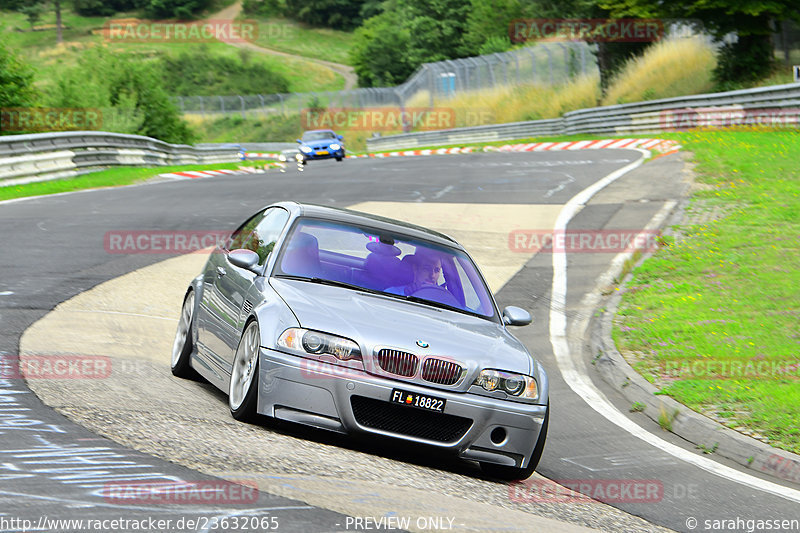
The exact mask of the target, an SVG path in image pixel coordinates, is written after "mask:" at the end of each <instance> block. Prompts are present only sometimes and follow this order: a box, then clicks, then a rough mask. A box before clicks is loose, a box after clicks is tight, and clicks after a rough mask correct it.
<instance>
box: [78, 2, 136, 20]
mask: <svg viewBox="0 0 800 533" xmlns="http://www.w3.org/2000/svg"><path fill="white" fill-rule="evenodd" d="M139 7H141V2H137V1H136V0H73V1H72V8H73V9H74V10H75V13H77V14H78V15H82V16H84V17H108V16H110V15H113V14H114V13H119V12H122V11H132V10H134V9H138V8H139Z"/></svg>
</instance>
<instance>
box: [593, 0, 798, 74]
mask: <svg viewBox="0 0 800 533" xmlns="http://www.w3.org/2000/svg"><path fill="white" fill-rule="evenodd" d="M602 1H603V4H602V5H603V6H604V7H605V8H607V9H609V10H611V13H612V14H613V15H615V16H640V17H665V18H679V17H680V18H684V19H698V20H700V21H701V22H702V24H703V26H704V28H705V29H706V30H707V31H709V32H710V33H711V35H713V36H714V37H715V38H716V39H718V40H722V39H723V37H725V36H726V35H729V34H734V35H735V39H736V40H735V42H728V43H726V44H725V45H724V46H723V49H722V50H721V53H720V61H719V63H718V66H717V70H716V71H715V73H714V74H715V77H716V79H717V82H718V83H721V84H723V85H724V84H726V83H731V82H732V83H737V82H742V81H749V80H755V79H759V78H761V77H763V76H765V75H767V74H768V73H769V71H770V70H771V68H772V65H773V63H774V56H773V47H772V40H771V36H772V33H773V32H774V31H775V29H776V23H780V22H782V21H784V20H789V19H793V20H800V11H798V10H797V2H796V0H770V1H769V2H764V1H759V0H673V1H672V2H659V3H653V2H651V1H650V0H602Z"/></svg>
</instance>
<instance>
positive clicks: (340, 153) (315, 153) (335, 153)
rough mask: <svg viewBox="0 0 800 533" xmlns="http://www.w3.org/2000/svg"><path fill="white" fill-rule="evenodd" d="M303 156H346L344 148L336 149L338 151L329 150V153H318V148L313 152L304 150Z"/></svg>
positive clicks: (313, 157) (325, 157) (324, 157)
mask: <svg viewBox="0 0 800 533" xmlns="http://www.w3.org/2000/svg"><path fill="white" fill-rule="evenodd" d="M303 157H305V158H306V159H312V160H313V159H333V158H337V157H344V150H336V151H328V153H327V154H320V153H317V151H316V150H314V151H313V152H303Z"/></svg>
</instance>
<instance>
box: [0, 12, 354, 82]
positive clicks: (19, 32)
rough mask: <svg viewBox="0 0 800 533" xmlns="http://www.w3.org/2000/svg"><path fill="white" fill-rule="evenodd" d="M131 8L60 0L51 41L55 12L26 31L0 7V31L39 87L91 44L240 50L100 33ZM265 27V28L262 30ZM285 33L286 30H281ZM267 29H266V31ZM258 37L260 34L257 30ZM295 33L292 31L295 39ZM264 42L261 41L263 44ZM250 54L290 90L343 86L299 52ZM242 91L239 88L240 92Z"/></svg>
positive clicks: (156, 51) (306, 35)
mask: <svg viewBox="0 0 800 533" xmlns="http://www.w3.org/2000/svg"><path fill="white" fill-rule="evenodd" d="M135 16H136V14H135V13H118V14H117V15H114V16H113V17H106V18H104V17H82V16H80V15H77V14H75V13H74V12H72V10H71V9H69V6H67V5H62V17H63V22H64V33H63V36H64V42H63V43H62V44H60V45H56V30H55V14H54V13H53V12H51V11H47V12H45V13H44V14H43V16H42V20H41V22H39V23H37V25H36V27H35V31H31V29H30V25H29V24H28V22H27V20H26V19H25V16H24V15H22V14H21V13H17V12H14V11H2V12H0V19H1V20H0V31H2V34H3V41H4V42H5V43H6V44H7V45H8V46H10V47H11V48H13V49H14V50H15V51H16V52H17V53H19V54H20V55H21V56H22V57H23V58H24V59H25V61H26V62H27V63H28V64H30V65H31V66H32V67H33V68H34V70H35V71H36V85H37V86H38V87H40V88H45V87H46V86H48V85H50V84H52V83H53V82H54V81H53V80H56V79H58V77H59V74H60V73H61V72H62V71H64V70H65V69H67V68H70V67H75V66H76V65H77V64H78V60H79V57H80V55H81V53H82V52H83V51H84V50H85V49H87V48H92V47H96V46H107V47H108V48H109V49H110V50H111V51H112V52H123V53H135V54H137V55H139V56H141V57H142V60H151V59H154V58H157V57H161V56H165V55H169V56H173V57H175V56H177V55H178V54H180V53H181V52H187V51H190V50H193V49H195V48H197V47H198V46H205V47H207V48H208V50H209V51H210V52H211V53H213V54H215V55H221V56H227V57H239V55H240V50H239V49H238V48H236V47H234V46H231V45H229V44H225V43H222V42H208V43H193V42H155V41H154V42H131V41H111V40H107V39H106V38H105V37H104V36H103V32H102V30H103V26H104V24H105V23H106V22H108V21H110V20H113V19H123V18H129V17H130V18H133V17H135ZM262 31H268V30H262ZM316 31H317V30H305V31H304V32H303V33H302V39H311V36H310V35H311V34H313V33H315V32H316ZM284 33H286V34H287V35H291V34H290V33H289V32H288V31H285V32H284ZM319 33H320V34H321V35H322V37H320V39H322V40H323V42H324V40H325V39H327V33H326V32H325V31H324V30H319ZM266 35H267V36H268V35H269V34H268V33H267V34H266ZM259 36H260V38H263V35H262V34H261V33H259ZM300 38H301V37H298V40H299V39H300ZM265 46H266V44H265ZM250 60H251V61H254V62H256V63H261V64H263V65H264V66H266V67H267V68H269V69H270V70H272V71H273V72H276V73H277V74H279V75H281V76H283V77H284V78H286V80H287V81H288V83H289V88H288V90H289V91H290V92H307V91H333V90H338V89H341V88H343V87H344V78H342V77H341V76H339V75H337V74H335V73H334V72H332V71H331V70H330V69H328V68H326V67H323V66H321V65H318V64H316V63H313V62H311V61H308V60H305V59H302V58H293V57H280V56H273V55H269V54H259V53H252V54H250ZM242 94H244V93H242Z"/></svg>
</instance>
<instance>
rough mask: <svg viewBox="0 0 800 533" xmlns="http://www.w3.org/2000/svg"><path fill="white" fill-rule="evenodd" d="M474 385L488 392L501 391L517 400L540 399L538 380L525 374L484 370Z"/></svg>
mask: <svg viewBox="0 0 800 533" xmlns="http://www.w3.org/2000/svg"><path fill="white" fill-rule="evenodd" d="M473 385H478V386H479V387H483V389H484V390H485V391H487V392H494V391H496V390H501V391H503V392H505V393H506V394H508V395H509V396H513V397H515V398H525V399H527V400H536V399H538V398H539V387H538V386H537V385H536V380H535V379H533V378H532V377H530V376H526V375H524V374H514V373H511V372H503V371H500V370H482V371H481V373H480V375H479V376H478V378H477V379H476V380H475V382H474V383H473Z"/></svg>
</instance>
